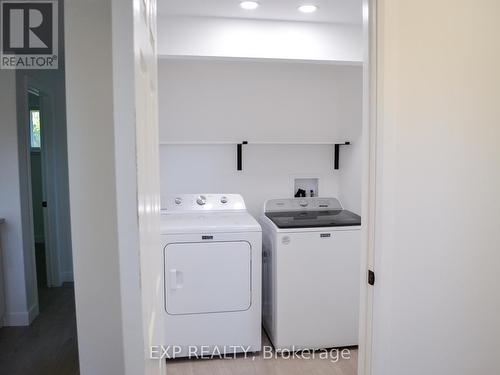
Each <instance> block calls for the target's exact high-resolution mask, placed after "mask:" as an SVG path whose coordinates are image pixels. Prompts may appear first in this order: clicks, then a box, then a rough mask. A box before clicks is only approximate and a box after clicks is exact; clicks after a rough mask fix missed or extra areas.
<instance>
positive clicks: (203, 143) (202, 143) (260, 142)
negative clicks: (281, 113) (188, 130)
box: [160, 141, 348, 146]
mask: <svg viewBox="0 0 500 375" xmlns="http://www.w3.org/2000/svg"><path fill="white" fill-rule="evenodd" d="M247 142H248V145H334V144H345V143H346V142H348V141H317V142H316V141H311V142H298V141H289V142H288V141H247ZM240 143H243V141H191V142H182V141H181V142H160V146H183V145H186V146H192V145H194V146H195V145H236V144H240Z"/></svg>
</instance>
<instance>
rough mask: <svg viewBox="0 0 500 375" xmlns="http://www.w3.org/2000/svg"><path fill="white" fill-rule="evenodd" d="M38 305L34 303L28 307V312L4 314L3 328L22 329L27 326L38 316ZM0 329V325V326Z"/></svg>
mask: <svg viewBox="0 0 500 375" xmlns="http://www.w3.org/2000/svg"><path fill="white" fill-rule="evenodd" d="M38 314H39V310H38V303H35V304H34V305H33V306H31V307H30V309H29V310H28V311H20V312H13V313H9V312H5V315H4V317H3V326H4V327H23V326H29V325H30V324H31V323H32V322H33V320H35V318H36V317H37V316H38ZM0 327H1V324H0Z"/></svg>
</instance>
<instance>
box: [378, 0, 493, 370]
mask: <svg viewBox="0 0 500 375" xmlns="http://www.w3.org/2000/svg"><path fill="white" fill-rule="evenodd" d="M378 4H379V6H380V9H379V12H378V14H379V16H380V18H379V20H378V21H379V28H378V31H379V33H380V34H379V37H378V43H379V44H378V47H379V50H378V56H379V60H378V63H379V68H378V83H379V85H380V86H379V90H378V91H379V93H380V97H379V101H378V114H379V117H378V119H379V129H377V132H378V140H379V142H378V144H379V153H378V156H377V160H378V165H377V201H376V207H377V211H378V214H377V228H378V229H377V233H376V234H375V236H376V241H377V242H376V248H375V256H376V262H375V266H376V272H377V274H378V277H377V284H376V287H375V298H374V301H375V306H374V313H375V316H374V329H375V331H374V341H373V342H374V352H373V361H374V371H373V374H375V375H400V374H405V375H413V374H415V375H417V374H419V375H420V374H432V375H434V374H436V375H437V374H439V375H441V374H456V375H469V374H498V373H499V366H498V354H497V353H499V352H500V324H499V316H500V293H499V292H498V270H499V269H500V245H499V244H500V231H499V225H500V199H499V192H500V168H499V160H500V153H499V147H498V141H499V140H500V126H499V119H500V101H499V98H500V70H499V69H498V67H499V66H500V44H499V42H498V35H500V26H499V23H498V14H500V2H498V1H490V0H478V1H474V2H471V1H466V0H459V1H456V0H453V1H452V0H442V1H438V2H436V1H431V0H423V1H400V0H383V1H378ZM423 26H424V27H423Z"/></svg>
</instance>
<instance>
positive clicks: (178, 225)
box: [160, 211, 262, 234]
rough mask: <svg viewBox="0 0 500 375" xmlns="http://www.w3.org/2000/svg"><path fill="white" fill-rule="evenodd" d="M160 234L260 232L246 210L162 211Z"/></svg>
mask: <svg viewBox="0 0 500 375" xmlns="http://www.w3.org/2000/svg"><path fill="white" fill-rule="evenodd" d="M160 230H161V234H199V233H236V232H261V231H262V229H261V227H260V225H259V223H258V222H257V220H255V219H254V218H253V216H252V215H250V214H249V213H248V212H246V211H243V212H238V211H236V212H220V211H219V212H199V213H178V212H177V213H176V212H171V213H168V212H166V211H162V215H161V227H160Z"/></svg>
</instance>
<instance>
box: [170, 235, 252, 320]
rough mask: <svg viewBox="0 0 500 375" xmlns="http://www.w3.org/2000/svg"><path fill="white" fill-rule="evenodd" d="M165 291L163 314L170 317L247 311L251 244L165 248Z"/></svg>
mask: <svg viewBox="0 0 500 375" xmlns="http://www.w3.org/2000/svg"><path fill="white" fill-rule="evenodd" d="M165 291H166V293H165V294H166V311H167V313H169V314H173V315H175V314H199V313H215V312H229V311H243V310H247V309H248V308H249V307H250V304H251V248H250V244H249V243H248V242H246V241H235V242H205V243H203V242H198V243H173V244H169V245H167V246H166V247H165Z"/></svg>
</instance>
